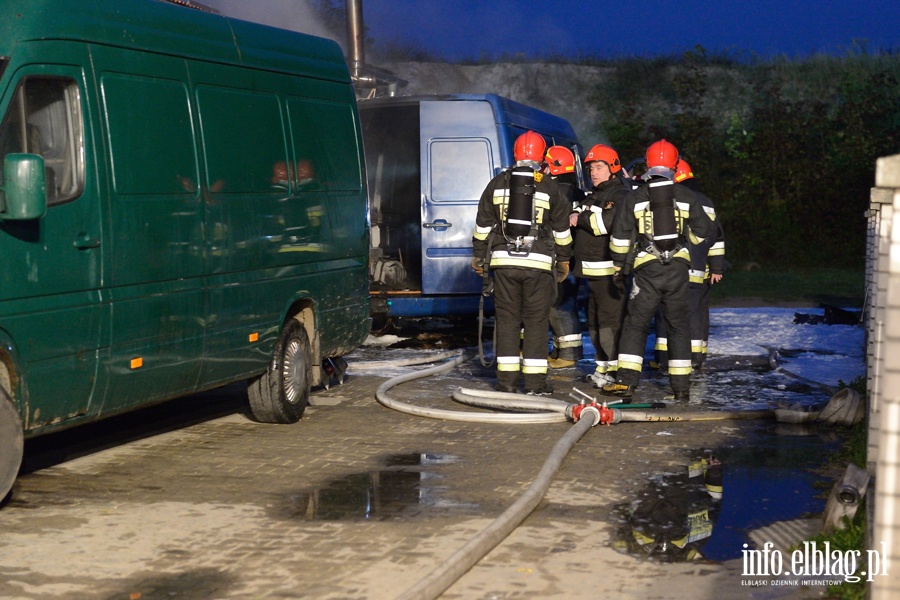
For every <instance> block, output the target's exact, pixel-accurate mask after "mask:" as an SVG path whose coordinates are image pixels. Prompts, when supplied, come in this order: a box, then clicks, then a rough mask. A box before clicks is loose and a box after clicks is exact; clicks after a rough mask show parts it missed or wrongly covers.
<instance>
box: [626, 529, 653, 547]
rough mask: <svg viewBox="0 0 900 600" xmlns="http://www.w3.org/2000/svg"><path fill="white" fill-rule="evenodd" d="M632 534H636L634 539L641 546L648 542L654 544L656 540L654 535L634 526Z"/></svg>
mask: <svg viewBox="0 0 900 600" xmlns="http://www.w3.org/2000/svg"><path fill="white" fill-rule="evenodd" d="M631 535H633V536H634V541H636V542H637V543H638V544H640V545H641V546H646V545H647V544H652V543H653V542H654V540H653V538H652V537H650V536H646V535H644V534H643V533H641V532H640V531H638V530H637V529H634V528H632V530H631Z"/></svg>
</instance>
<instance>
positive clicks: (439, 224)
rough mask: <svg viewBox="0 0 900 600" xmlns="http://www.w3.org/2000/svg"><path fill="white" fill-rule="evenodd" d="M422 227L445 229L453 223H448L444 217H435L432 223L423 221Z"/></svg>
mask: <svg viewBox="0 0 900 600" xmlns="http://www.w3.org/2000/svg"><path fill="white" fill-rule="evenodd" d="M422 227H424V228H425V229H439V230H441V231H443V230H444V229H447V228H448V227H453V223H448V222H447V221H445V220H444V219H435V220H434V221H432V222H431V223H422Z"/></svg>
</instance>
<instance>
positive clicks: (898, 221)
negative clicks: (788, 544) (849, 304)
mask: <svg viewBox="0 0 900 600" xmlns="http://www.w3.org/2000/svg"><path fill="white" fill-rule="evenodd" d="M875 185H876V187H875V188H873V190H872V196H871V203H870V210H869V212H868V219H869V233H868V237H869V239H868V244H867V254H866V282H867V294H868V295H867V298H866V308H867V310H868V314H867V321H866V324H867V329H868V342H867V348H866V353H867V359H866V381H867V384H868V393H867V400H868V404H869V407H868V409H869V410H868V414H869V436H868V454H867V462H868V470H869V473H870V474H871V475H874V478H875V479H874V481H875V494H874V498H872V502H870V503H869V511H870V513H869V519H870V523H871V526H870V532H869V535H868V544H867V545H868V547H869V548H874V549H877V550H880V549H882V548H884V549H885V550H886V553H887V556H883V557H882V560H883V561H886V563H887V573H888V575H886V576H879V577H875V578H874V579H873V581H872V584H871V587H870V590H869V594H870V598H872V600H892V599H894V598H898V597H900V154H898V155H895V156H889V157H885V158H880V159H878V164H877V168H876V175H875ZM882 542H883V543H884V546H882Z"/></svg>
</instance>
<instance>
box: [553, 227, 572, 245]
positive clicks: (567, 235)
mask: <svg viewBox="0 0 900 600" xmlns="http://www.w3.org/2000/svg"><path fill="white" fill-rule="evenodd" d="M553 241H554V242H556V245H557V246H568V245H569V244H571V243H572V230H571V229H566V230H565V231H555V230H554V231H553Z"/></svg>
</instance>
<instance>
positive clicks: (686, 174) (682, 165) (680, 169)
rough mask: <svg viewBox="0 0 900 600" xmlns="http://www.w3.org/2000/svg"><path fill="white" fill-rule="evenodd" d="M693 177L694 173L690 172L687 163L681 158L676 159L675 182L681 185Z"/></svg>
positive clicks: (689, 166)
mask: <svg viewBox="0 0 900 600" xmlns="http://www.w3.org/2000/svg"><path fill="white" fill-rule="evenodd" d="M693 177H694V171H692V170H691V165H689V164H688V161H686V160H684V159H683V158H680V159H678V166H677V167H676V168H675V182H676V183H681V182H682V181H684V180H686V179H692V178H693Z"/></svg>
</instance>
